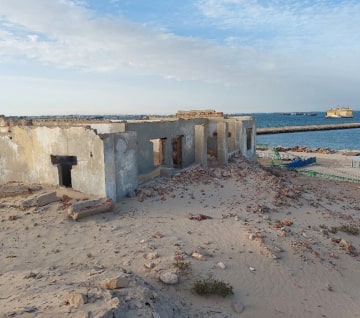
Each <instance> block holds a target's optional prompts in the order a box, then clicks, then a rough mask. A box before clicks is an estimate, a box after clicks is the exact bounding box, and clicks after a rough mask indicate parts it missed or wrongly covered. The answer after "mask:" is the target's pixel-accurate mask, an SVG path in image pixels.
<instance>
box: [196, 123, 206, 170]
mask: <svg viewBox="0 0 360 318" xmlns="http://www.w3.org/2000/svg"><path fill="white" fill-rule="evenodd" d="M207 135H208V127H207V126H205V125H195V163H198V164H200V165H202V166H203V167H207Z"/></svg>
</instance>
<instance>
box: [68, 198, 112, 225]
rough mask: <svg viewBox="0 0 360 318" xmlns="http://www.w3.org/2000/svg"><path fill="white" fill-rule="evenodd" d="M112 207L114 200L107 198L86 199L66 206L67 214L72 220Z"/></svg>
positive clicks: (102, 211)
mask: <svg viewBox="0 0 360 318" xmlns="http://www.w3.org/2000/svg"><path fill="white" fill-rule="evenodd" d="M114 207H115V204H114V202H113V201H112V200H110V199H108V198H102V199H98V200H88V201H84V202H81V203H78V204H74V205H72V206H70V207H68V210H67V214H68V216H69V217H70V218H72V219H73V220H78V219H82V218H84V217H87V216H90V215H94V214H99V213H104V212H109V211H112V210H113V209H114Z"/></svg>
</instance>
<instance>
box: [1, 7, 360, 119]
mask: <svg viewBox="0 0 360 318" xmlns="http://www.w3.org/2000/svg"><path fill="white" fill-rule="evenodd" d="M359 21H360V1H359V0H333V1H332V0H298V1H295V0H31V1H29V0H0V114H4V115H5V116H10V115H66V114H174V113H176V111H177V110H193V109H215V110H217V111H223V112H224V113H257V112H292V111H324V112H325V111H326V110H327V109H328V108H330V107H334V106H337V105H341V106H345V105H346V106H350V107H352V108H353V109H356V110H358V109H360V93H359V92H360V89H359V84H360V27H359Z"/></svg>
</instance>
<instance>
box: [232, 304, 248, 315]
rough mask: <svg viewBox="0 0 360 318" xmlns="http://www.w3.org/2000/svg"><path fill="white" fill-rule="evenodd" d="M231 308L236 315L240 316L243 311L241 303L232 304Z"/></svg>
mask: <svg viewBox="0 0 360 318" xmlns="http://www.w3.org/2000/svg"><path fill="white" fill-rule="evenodd" d="M231 307H232V309H233V310H234V311H235V312H236V313H237V314H241V313H242V312H243V311H244V309H245V306H244V305H243V304H242V303H237V304H232V305H231Z"/></svg>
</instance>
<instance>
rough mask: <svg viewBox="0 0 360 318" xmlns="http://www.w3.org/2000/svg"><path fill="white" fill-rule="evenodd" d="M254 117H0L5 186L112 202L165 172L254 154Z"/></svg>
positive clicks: (208, 112) (0, 171)
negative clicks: (67, 190)
mask: <svg viewBox="0 0 360 318" xmlns="http://www.w3.org/2000/svg"><path fill="white" fill-rule="evenodd" d="M255 144H256V126H255V121H254V120H253V118H252V117H248V116H247V117H229V118H226V117H224V115H223V114H222V113H219V112H215V111H213V110H206V111H180V112H178V113H177V114H176V116H175V117H173V118H159V119H152V120H126V121H110V120H107V121H106V120H102V121H100V120H97V121H89V120H84V119H81V120H80V119H59V118H55V119H52V120H50V119H47V120H45V119H42V120H40V119H39V120H35V119H33V120H25V119H11V120H10V119H8V118H6V117H5V116H0V149H1V151H0V183H6V182H10V181H20V182H25V183H42V184H49V185H59V186H65V187H72V188H73V189H75V190H78V191H81V192H84V193H88V194H92V195H97V196H100V197H104V196H107V197H109V198H111V199H113V200H114V201H119V200H121V199H122V198H123V197H125V196H127V195H129V194H131V193H133V192H134V190H135V189H136V187H137V186H138V184H139V182H142V181H143V180H145V179H146V176H149V175H150V176H151V175H153V174H154V172H155V171H156V172H159V171H162V172H163V173H164V172H165V173H168V174H171V172H173V171H176V169H181V168H185V167H188V166H190V165H192V164H199V165H202V166H207V164H208V157H209V156H212V157H215V158H216V159H217V161H218V163H219V164H225V163H227V162H228V160H229V158H230V157H231V156H233V155H235V154H237V153H241V154H242V155H243V156H245V157H247V158H252V157H254V156H255Z"/></svg>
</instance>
